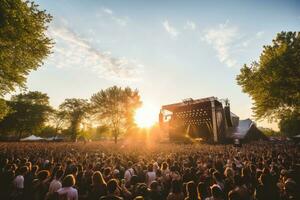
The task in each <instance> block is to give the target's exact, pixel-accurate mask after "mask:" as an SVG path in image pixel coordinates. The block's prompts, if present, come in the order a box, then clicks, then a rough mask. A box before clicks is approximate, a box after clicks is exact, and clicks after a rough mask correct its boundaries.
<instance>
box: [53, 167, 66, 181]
mask: <svg viewBox="0 0 300 200" xmlns="http://www.w3.org/2000/svg"><path fill="white" fill-rule="evenodd" d="M63 176H64V171H63V170H62V169H58V170H57V171H56V172H55V179H57V180H60V179H61V178H62V177H63Z"/></svg>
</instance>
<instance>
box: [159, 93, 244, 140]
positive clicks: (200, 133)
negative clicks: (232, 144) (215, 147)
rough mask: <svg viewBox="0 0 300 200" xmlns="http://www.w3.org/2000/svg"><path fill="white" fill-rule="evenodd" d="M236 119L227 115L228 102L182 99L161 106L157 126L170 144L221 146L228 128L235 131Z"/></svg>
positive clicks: (206, 99)
mask: <svg viewBox="0 0 300 200" xmlns="http://www.w3.org/2000/svg"><path fill="white" fill-rule="evenodd" d="M238 123H239V117H238V116H236V115H235V114H233V113H231V112H230V105H229V102H228V100H218V99H217V98H216V97H208V98H202V99H196V100H194V99H191V98H190V99H185V100H183V101H182V102H180V103H175V104H169V105H164V106H162V108H161V110H160V114H159V124H160V127H161V129H162V130H164V131H167V132H168V134H169V138H170V140H171V141H184V140H204V141H207V142H212V143H222V142H224V141H225V140H226V132H227V130H228V128H230V127H237V126H238Z"/></svg>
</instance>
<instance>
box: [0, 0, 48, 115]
mask: <svg viewBox="0 0 300 200" xmlns="http://www.w3.org/2000/svg"><path fill="white" fill-rule="evenodd" d="M51 19H52V17H51V15H49V14H47V13H46V11H45V10H39V7H38V5H37V4H34V3H33V2H29V1H26V2H25V1H22V0H1V1H0V98H1V97H2V98H3V96H4V95H5V94H7V93H9V92H11V91H14V89H15V88H16V87H25V83H26V78H27V75H28V74H29V73H30V71H32V70H36V69H37V68H38V67H39V66H41V65H42V63H43V62H42V61H43V60H44V59H45V58H46V57H47V56H48V55H49V54H50V49H51V47H52V41H51V39H50V38H49V37H47V35H46V34H45V32H46V30H47V28H48V26H47V25H48V23H49V22H50V21H51ZM5 110H7V106H6V105H5V104H4V103H3V100H2V103H1V104H0V113H1V114H0V117H1V115H2V117H3V116H4V113H5V112H4V111H5Z"/></svg>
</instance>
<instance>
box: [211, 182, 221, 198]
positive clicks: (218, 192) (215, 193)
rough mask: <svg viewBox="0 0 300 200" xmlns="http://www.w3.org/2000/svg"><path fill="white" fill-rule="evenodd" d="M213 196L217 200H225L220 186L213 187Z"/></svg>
mask: <svg viewBox="0 0 300 200" xmlns="http://www.w3.org/2000/svg"><path fill="white" fill-rule="evenodd" d="M210 190H211V194H212V196H213V197H214V198H215V199H223V197H224V194H223V192H222V190H221V188H220V187H219V186H218V185H213V186H212V187H211V188H210Z"/></svg>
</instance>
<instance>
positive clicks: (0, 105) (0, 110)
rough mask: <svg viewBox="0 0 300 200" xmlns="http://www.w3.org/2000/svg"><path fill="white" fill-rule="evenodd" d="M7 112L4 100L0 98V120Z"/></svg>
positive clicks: (7, 108)
mask: <svg viewBox="0 0 300 200" xmlns="http://www.w3.org/2000/svg"><path fill="white" fill-rule="evenodd" d="M8 112H9V107H8V106H7V104H6V101H5V100H4V99H1V98H0V120H1V119H3V117H4V116H5V115H7V113H8Z"/></svg>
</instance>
